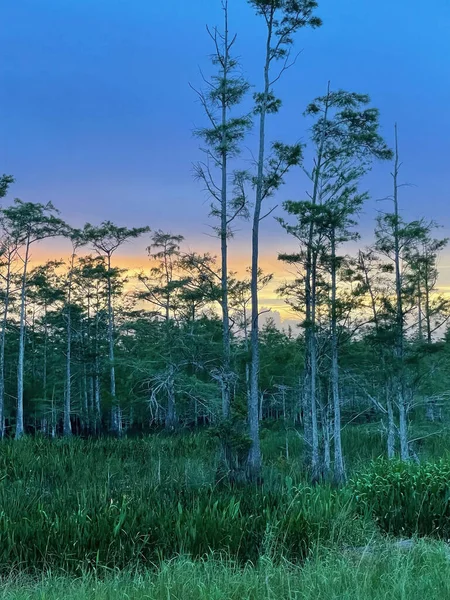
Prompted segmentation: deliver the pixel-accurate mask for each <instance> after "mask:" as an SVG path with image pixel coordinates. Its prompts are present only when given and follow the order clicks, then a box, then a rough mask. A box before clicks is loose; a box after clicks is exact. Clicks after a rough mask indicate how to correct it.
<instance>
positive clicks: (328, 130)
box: [0, 0, 450, 484]
mask: <svg viewBox="0 0 450 600" xmlns="http://www.w3.org/2000/svg"><path fill="white" fill-rule="evenodd" d="M249 4H250V5H251V6H252V7H253V8H254V10H255V13H256V16H257V17H259V18H260V19H261V21H262V24H263V27H264V30H265V44H264V52H263V54H262V56H261V73H262V80H263V85H262V88H261V89H260V91H257V92H256V93H254V94H253V107H252V108H251V110H249V111H247V112H246V111H245V110H244V108H243V107H244V106H246V105H247V104H248V100H249V95H250V89H251V87H250V84H249V82H248V81H247V80H246V79H245V78H244V77H243V76H242V67H241V65H240V63H239V61H238V60H237V59H236V58H235V57H234V46H235V42H236V35H234V34H232V33H230V31H229V10H228V1H227V0H223V1H222V8H223V15H224V24H223V28H222V29H220V28H212V29H211V28H207V33H208V35H209V37H210V39H211V43H212V49H213V53H212V66H213V74H212V75H211V76H210V77H209V78H208V77H203V84H202V87H200V88H197V87H195V86H192V87H193V90H194V92H195V94H196V96H197V98H198V99H199V101H200V103H201V106H202V108H203V112H204V115H205V126H204V127H203V128H199V129H198V130H197V131H196V132H195V133H196V135H197V136H198V137H199V139H200V144H201V146H200V148H201V151H202V153H203V159H202V160H201V161H199V162H198V163H197V164H196V165H195V175H196V178H197V179H198V181H199V182H201V185H202V187H203V188H204V189H205V190H206V192H207V194H208V197H209V198H210V200H211V210H210V216H211V219H213V222H214V228H215V231H216V233H217V236H218V239H219V242H220V255H219V258H216V257H214V256H212V255H210V254H199V253H196V252H186V251H185V250H184V248H183V242H184V240H183V237H182V236H180V235H176V234H174V233H172V232H164V231H161V230H156V231H152V232H150V230H149V228H148V227H140V228H127V227H121V226H118V225H116V224H113V223H111V222H110V221H105V222H103V223H101V224H100V225H98V226H95V225H91V224H89V223H88V224H86V225H85V226H84V227H83V228H81V229H76V228H73V227H70V226H69V225H68V224H67V223H65V222H64V221H63V220H62V219H61V217H60V214H59V213H58V211H57V210H56V209H55V207H54V206H53V205H52V204H50V203H49V204H45V205H44V204H39V203H29V202H24V201H22V200H19V199H15V200H14V201H13V202H12V203H10V204H9V205H8V206H6V207H4V208H2V209H1V211H0V227H1V264H0V277H1V284H2V289H1V295H2V300H3V303H2V307H3V310H2V317H1V319H2V323H1V338H0V435H1V436H2V437H3V436H5V435H14V436H15V437H16V438H20V437H22V436H23V435H24V433H25V432H26V431H39V432H41V433H43V434H45V435H51V436H56V435H59V434H62V435H65V436H70V435H72V434H74V433H76V434H80V435H99V434H102V433H105V432H108V431H109V432H111V433H113V434H114V435H117V436H121V435H122V434H123V433H124V432H125V431H128V432H132V431H148V430H150V429H152V428H154V427H165V428H166V429H167V430H169V431H174V430H177V429H178V428H179V427H181V426H197V425H199V424H201V423H204V424H205V423H208V424H210V425H211V426H212V427H213V428H214V431H215V432H216V434H217V436H218V437H219V439H220V442H221V443H220V447H221V453H220V466H219V470H218V476H219V477H226V478H229V479H233V480H236V479H245V480H250V481H258V480H259V479H260V478H261V471H262V457H261V448H260V426H261V422H262V421H263V420H268V419H278V420H280V421H281V422H282V423H283V424H284V427H285V428H286V430H287V429H288V428H291V427H295V428H296V429H297V430H298V432H299V435H301V437H302V439H303V447H304V459H305V468H306V469H307V470H308V472H309V473H310V476H311V478H312V480H314V481H317V480H319V479H322V478H325V479H331V478H332V479H333V480H334V481H335V482H336V483H338V484H340V483H343V482H344V481H345V479H346V464H345V456H344V452H343V447H342V429H343V427H345V426H346V425H347V424H348V423H349V422H353V421H357V420H358V419H363V418H364V415H367V414H370V415H372V418H376V419H379V420H380V421H381V422H382V424H383V428H384V431H385V436H386V454H387V456H388V457H389V458H392V457H394V456H396V455H397V454H398V455H399V456H400V457H401V459H402V460H410V459H413V458H415V456H416V454H415V444H416V445H417V443H418V441H417V440H413V439H411V436H410V422H411V419H413V418H414V417H415V416H416V415H417V414H419V413H420V411H421V410H422V408H423V410H425V411H426V414H427V417H428V418H429V419H432V420H434V419H438V418H440V407H441V404H442V402H443V401H444V399H445V398H446V395H447V393H448V385H447V378H446V366H447V361H448V348H447V333H446V323H447V320H448V318H449V315H450V312H449V302H448V300H447V299H446V298H445V297H444V296H443V295H441V294H439V293H438V288H437V280H438V268H437V267H438V258H439V254H440V252H441V251H442V250H443V249H444V248H445V246H446V244H447V240H446V239H441V238H440V237H439V236H438V234H437V226H436V224H435V223H434V222H433V221H430V220H427V219H425V218H423V219H420V220H414V221H406V220H405V219H404V218H403V217H402V213H401V206H400V204H401V198H400V196H401V194H400V190H401V189H402V187H403V183H402V181H401V179H400V176H401V173H400V171H401V160H400V150H399V141H398V132H397V126H395V130H394V134H395V135H394V144H393V146H394V147H393V148H390V146H389V144H388V143H387V142H386V141H385V140H384V138H383V137H382V135H381V132H380V123H379V112H378V110H377V109H376V108H375V107H373V106H372V105H371V102H370V98H369V96H368V95H366V94H362V93H356V92H353V91H346V90H342V89H339V88H338V89H333V87H332V86H331V83H328V85H327V86H325V90H324V92H325V93H324V95H322V96H320V97H317V98H315V99H313V100H312V101H311V102H310V103H309V104H308V106H306V107H305V111H304V117H305V120H306V121H305V122H306V123H307V127H308V141H307V142H306V143H304V144H303V143H296V144H287V143H285V142H283V141H280V140H274V141H270V140H268V139H267V134H266V129H267V122H268V120H269V119H270V117H271V116H272V115H273V114H276V113H278V112H279V111H280V110H281V109H282V102H281V99H280V98H278V97H277V95H276V87H277V83H278V81H279V80H280V78H281V77H282V76H283V74H284V73H285V71H286V70H287V69H288V68H290V67H291V66H292V64H293V62H295V58H292V52H293V50H294V41H295V36H296V34H297V33H298V32H300V31H301V30H302V29H303V28H313V29H315V28H318V27H320V26H321V25H322V22H321V19H320V18H319V17H318V16H317V15H316V12H317V9H318V3H317V2H315V1H314V0H249ZM250 132H253V134H254V135H256V139H257V153H256V154H255V156H254V157H253V159H252V167H251V168H250V169H243V168H242V164H243V161H242V160H241V155H242V151H243V148H244V145H245V141H246V139H247V136H248V135H249V134H250ZM375 162H382V163H385V164H386V173H387V174H389V172H390V174H391V179H392V182H391V183H390V184H389V185H390V193H389V195H388V196H387V197H386V199H385V202H384V203H383V205H382V210H380V211H379V214H378V217H377V219H376V222H375V226H374V240H375V241H374V243H373V244H372V245H371V246H370V247H366V248H360V249H359V250H358V251H357V252H354V251H353V248H354V247H355V243H356V242H357V241H358V240H359V234H358V224H359V216H360V213H361V210H362V207H363V206H364V204H365V202H366V201H367V199H368V198H369V195H370V194H369V191H367V190H366V189H365V188H364V185H365V181H366V180H365V176H366V174H367V173H368V171H369V170H370V169H371V167H372V165H373V164H374V163H375ZM289 171H293V172H296V171H297V172H301V174H302V177H303V178H304V177H306V180H307V189H306V190H304V191H300V190H299V198H298V199H295V200H286V201H284V202H283V209H284V212H283V216H281V217H276V218H277V220H278V222H279V225H280V234H281V233H282V231H283V230H284V231H285V233H286V234H287V236H289V238H287V237H286V240H287V239H291V240H293V241H294V242H295V245H296V248H297V249H296V251H295V252H286V253H280V255H279V256H278V258H279V260H280V261H281V263H283V264H285V265H286V267H287V269H288V270H289V271H290V276H289V277H287V279H286V282H285V284H283V285H282V286H280V288H279V290H278V293H279V295H280V296H281V297H283V298H284V299H285V301H286V302H287V304H288V305H289V306H290V307H291V309H293V310H294V311H295V312H296V313H297V315H298V320H299V328H298V330H295V331H293V330H292V329H288V330H287V331H286V330H279V329H277V328H276V327H275V326H274V324H273V322H271V321H270V320H269V321H268V322H267V323H266V324H265V325H264V326H262V327H261V326H260V317H261V315H260V310H261V307H260V302H259V292H260V291H261V289H262V288H263V287H264V286H265V285H267V284H268V283H269V281H270V279H271V275H270V274H265V273H263V271H262V270H261V268H260V261H259V254H260V226H261V222H262V221H263V220H264V219H267V218H269V217H273V214H272V213H273V211H274V207H273V204H271V198H273V196H274V195H275V194H278V195H280V193H281V192H280V188H281V186H282V184H283V182H284V179H285V176H286V174H287V173H288V172H289ZM12 184H13V179H12V177H10V176H6V175H4V176H3V178H1V179H0V193H1V196H3V197H4V196H6V194H7V192H8V188H9V187H10V186H11V185H12ZM387 185H388V184H387ZM239 219H247V220H250V222H251V224H252V234H251V264H250V266H249V269H248V277H247V278H244V279H242V278H239V277H237V275H236V273H233V272H232V271H231V270H230V265H229V257H228V252H229V245H230V243H231V241H232V238H233V233H234V230H235V225H236V223H237V221H238V220H239ZM56 236H63V237H65V238H67V239H68V240H70V242H71V247H72V250H71V255H70V257H69V259H68V260H66V261H57V260H52V261H48V262H46V263H45V264H41V265H38V266H34V267H30V252H31V249H32V247H33V245H34V244H35V243H38V242H42V241H43V240H45V239H47V238H51V237H56ZM140 236H147V239H148V240H149V245H148V254H149V258H150V260H151V266H150V268H148V269H146V270H143V271H142V272H141V273H139V275H138V276H137V278H135V279H136V280H132V279H130V274H129V273H127V272H126V271H124V270H123V269H120V268H119V267H118V266H117V264H116V262H115V258H116V252H117V251H118V250H119V249H120V248H121V247H122V246H123V244H125V243H127V242H128V241H130V240H133V239H136V238H138V237H140ZM286 439H287V438H286ZM286 452H287V453H288V452H289V448H288V447H286Z"/></svg>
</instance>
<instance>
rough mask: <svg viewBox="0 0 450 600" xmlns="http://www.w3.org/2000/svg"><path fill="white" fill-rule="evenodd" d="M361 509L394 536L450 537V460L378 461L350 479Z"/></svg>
mask: <svg viewBox="0 0 450 600" xmlns="http://www.w3.org/2000/svg"><path fill="white" fill-rule="evenodd" d="M350 487H351V489H352V491H353V494H354V498H355V502H356V506H357V509H358V510H359V511H360V512H362V513H365V512H368V513H369V514H370V515H372V516H373V517H374V518H375V520H376V522H377V523H378V525H379V526H380V527H381V529H382V530H383V531H385V532H387V533H390V534H393V535H407V536H409V535H413V534H418V535H421V536H424V535H430V536H431V535H432V536H437V537H441V538H448V537H449V536H450V504H449V500H450V462H449V461H444V460H441V461H439V462H437V463H423V464H419V465H417V464H415V463H404V462H400V461H387V460H377V461H375V462H373V463H372V464H371V466H370V467H369V468H368V469H366V470H365V471H364V472H362V473H360V474H359V475H358V476H357V477H355V478H354V479H353V480H352V481H351V482H350Z"/></svg>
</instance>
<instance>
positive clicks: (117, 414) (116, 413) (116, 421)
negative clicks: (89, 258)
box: [107, 253, 122, 437]
mask: <svg viewBox="0 0 450 600" xmlns="http://www.w3.org/2000/svg"><path fill="white" fill-rule="evenodd" d="M107 258H108V348H109V375H110V394H111V403H112V408H111V430H112V431H113V433H115V434H116V435H117V436H119V437H120V436H121V435H122V411H121V410H120V406H119V404H118V403H117V397H116V367H115V364H114V310H113V304H112V283H111V255H110V254H109V253H108V255H107Z"/></svg>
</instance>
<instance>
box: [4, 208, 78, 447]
mask: <svg viewBox="0 0 450 600" xmlns="http://www.w3.org/2000/svg"><path fill="white" fill-rule="evenodd" d="M57 215H58V211H57V210H56V209H55V207H54V206H53V204H52V203H51V202H49V203H47V204H34V203H32V202H23V201H22V200H19V199H16V200H14V204H13V205H12V206H10V207H9V208H4V209H3V210H2V216H3V220H4V224H5V227H6V228H7V230H8V231H9V232H10V235H11V238H12V239H13V240H14V243H15V244H16V245H17V248H18V254H19V256H20V259H21V261H22V262H23V269H22V282H21V292H20V316H19V328H20V334H19V359H18V368H17V414H16V438H17V439H19V438H21V437H22V436H23V434H24V419H23V383H24V358H25V315H26V312H25V311H26V297H27V274H28V264H29V259H30V249H31V246H32V245H33V244H34V243H35V242H38V241H40V240H43V239H46V238H49V237H55V236H58V235H64V234H65V232H66V231H67V225H66V224H65V223H64V221H62V220H61V219H60V218H59V217H58V216H57ZM21 251H22V254H23V255H20V252H21Z"/></svg>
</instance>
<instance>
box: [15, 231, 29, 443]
mask: <svg viewBox="0 0 450 600" xmlns="http://www.w3.org/2000/svg"><path fill="white" fill-rule="evenodd" d="M29 254H30V238H29V237H28V239H27V242H26V248H25V259H24V261H23V273H22V289H21V293H20V317H19V360H18V365H17V411H16V435H15V438H16V439H17V440H19V439H20V438H21V437H23V435H24V433H25V428H24V419H23V383H24V363H25V317H26V315H25V311H26V294H27V268H28V259H29Z"/></svg>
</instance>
